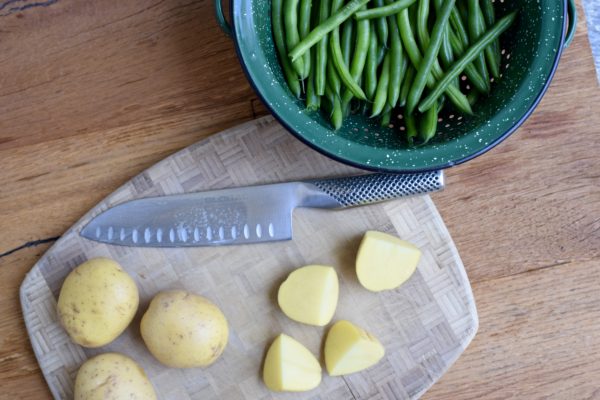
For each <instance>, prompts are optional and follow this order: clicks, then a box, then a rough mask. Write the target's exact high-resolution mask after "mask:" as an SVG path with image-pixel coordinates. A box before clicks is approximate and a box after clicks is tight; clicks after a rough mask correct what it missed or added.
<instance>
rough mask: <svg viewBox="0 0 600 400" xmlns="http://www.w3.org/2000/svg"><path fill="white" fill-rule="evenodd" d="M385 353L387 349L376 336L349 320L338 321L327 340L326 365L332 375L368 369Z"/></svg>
mask: <svg viewBox="0 0 600 400" xmlns="http://www.w3.org/2000/svg"><path fill="white" fill-rule="evenodd" d="M384 354H385V349H384V348H383V346H382V345H381V343H380V342H379V340H377V338H376V337H374V336H373V335H371V334H370V333H369V332H367V331H365V330H364V329H361V328H359V327H358V326H356V325H354V324H352V323H351V322H348V321H338V322H336V323H335V324H334V325H333V326H332V327H331V329H330V330H329V333H328V334H327V339H326V340H325V366H326V367H327V372H329V375H331V376H339V375H347V374H352V373H354V372H358V371H362V370H363V369H367V368H369V367H371V366H373V365H375V364H377V362H378V361H379V360H381V358H382V357H383V356H384Z"/></svg>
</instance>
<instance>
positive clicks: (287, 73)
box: [271, 0, 301, 97]
mask: <svg viewBox="0 0 600 400" xmlns="http://www.w3.org/2000/svg"><path fill="white" fill-rule="evenodd" d="M282 6H283V0H273V1H272V4H271V22H272V24H273V39H274V41H275V47H276V48H277V52H278V53H279V60H280V61H281V69H282V70H283V76H284V77H285V80H286V82H287V84H288V87H289V88H290V91H291V92H292V94H293V95H294V96H296V97H300V92H301V88H300V81H299V80H298V75H297V74H296V71H295V70H294V68H293V67H292V63H291V62H290V59H289V58H288V56H287V51H286V48H285V39H284V37H283V10H282Z"/></svg>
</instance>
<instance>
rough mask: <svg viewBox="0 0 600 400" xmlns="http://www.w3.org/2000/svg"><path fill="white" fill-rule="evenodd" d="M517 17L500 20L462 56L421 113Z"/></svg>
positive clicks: (510, 16)
mask: <svg viewBox="0 0 600 400" xmlns="http://www.w3.org/2000/svg"><path fill="white" fill-rule="evenodd" d="M515 17H516V12H512V13H510V14H508V15H506V16H505V17H503V18H502V19H500V20H498V22H496V23H495V24H494V26H493V27H491V28H490V29H488V30H487V32H485V33H484V34H483V35H482V36H481V37H480V38H479V39H478V40H477V42H475V43H473V45H471V47H469V49H468V50H467V51H466V52H465V54H463V55H462V57H461V58H460V59H459V60H458V61H456V63H455V64H454V65H453V66H452V68H450V69H449V70H448V71H446V74H445V75H444V77H443V78H442V79H441V80H440V81H438V82H437V84H436V86H435V88H434V89H433V90H432V91H431V92H430V93H429V95H428V96H427V97H426V98H425V99H423V101H421V103H420V104H419V111H421V112H424V111H425V110H428V109H429V108H430V107H431V106H432V105H433V104H434V103H435V102H436V101H437V99H438V97H439V96H440V95H441V94H442V92H443V91H444V89H445V88H446V87H447V86H448V85H449V84H450V82H451V81H452V80H453V79H454V78H456V77H457V76H458V75H460V73H461V71H462V70H463V69H464V68H465V66H466V65H467V64H468V63H470V62H471V61H473V60H474V59H475V58H476V57H477V56H478V55H479V54H480V53H481V51H482V50H483V49H484V48H485V47H486V46H488V45H489V44H490V43H492V42H493V41H494V40H495V39H496V38H498V37H499V36H500V35H501V34H502V33H503V32H504V31H506V30H507V29H508V27H509V26H510V25H511V24H512V23H513V21H514V20H515Z"/></svg>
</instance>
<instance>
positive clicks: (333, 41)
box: [329, 28, 367, 100]
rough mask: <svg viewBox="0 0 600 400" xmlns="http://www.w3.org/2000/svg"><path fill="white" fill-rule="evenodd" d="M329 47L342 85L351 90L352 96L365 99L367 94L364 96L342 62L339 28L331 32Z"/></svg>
mask: <svg viewBox="0 0 600 400" xmlns="http://www.w3.org/2000/svg"><path fill="white" fill-rule="evenodd" d="M329 47H330V49H331V55H332V59H333V64H334V65H335V68H336V70H337V72H338V75H339V77H340V79H341V80H342V82H344V85H346V87H347V88H348V89H349V90H350V91H351V92H352V94H353V95H354V97H356V98H359V99H361V100H366V99H367V96H365V92H363V90H362V89H361V87H360V86H359V85H358V83H356V81H355V80H354V79H353V78H352V74H350V71H349V70H348V66H347V65H346V64H345V63H344V58H343V56H342V48H341V46H340V30H339V29H337V28H336V29H334V30H333V31H332V32H331V38H330V40H329Z"/></svg>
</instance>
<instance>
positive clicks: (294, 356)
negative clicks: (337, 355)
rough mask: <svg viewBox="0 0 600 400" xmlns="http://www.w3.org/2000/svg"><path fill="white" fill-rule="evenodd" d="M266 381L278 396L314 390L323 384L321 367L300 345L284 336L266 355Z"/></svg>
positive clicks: (273, 344) (264, 376) (264, 374)
mask: <svg viewBox="0 0 600 400" xmlns="http://www.w3.org/2000/svg"><path fill="white" fill-rule="evenodd" d="M263 380H264V382H265V385H266V386H267V387H268V388H269V389H271V390H273V391H276V392H283V391H287V392H303V391H307V390H311V389H314V388H316V387H317V386H318V385H319V383H321V365H320V364H319V362H318V361H317V359H316V358H315V356H314V355H313V354H312V353H311V352H310V351H309V350H308V349H307V348H306V347H304V346H303V345H302V344H301V343H300V342H298V341H297V340H295V339H293V338H291V337H290V336H288V335H285V334H283V333H282V334H281V335H279V336H278V337H277V338H276V339H275V340H274V341H273V343H272V344H271V347H269V350H268V351H267V356H266V357H265V366H264V369H263Z"/></svg>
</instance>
